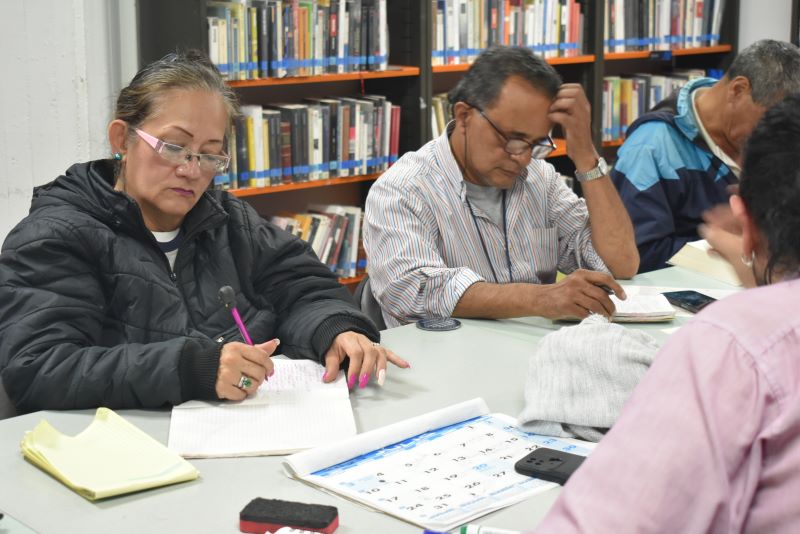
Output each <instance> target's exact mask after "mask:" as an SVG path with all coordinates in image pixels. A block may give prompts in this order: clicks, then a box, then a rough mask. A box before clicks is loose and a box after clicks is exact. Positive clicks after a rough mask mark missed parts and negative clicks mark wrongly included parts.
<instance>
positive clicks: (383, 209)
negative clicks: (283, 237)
mask: <svg viewBox="0 0 800 534" xmlns="http://www.w3.org/2000/svg"><path fill="white" fill-rule="evenodd" d="M466 198H467V197H466V187H465V185H464V180H463V177H462V174H461V171H460V169H459V167H458V164H457V163H456V160H455V158H454V157H453V153H452V151H451V149H450V143H449V140H448V135H447V133H444V134H443V135H441V136H440V137H438V138H436V139H434V140H432V141H430V142H429V143H427V144H426V145H425V146H423V147H422V148H421V149H420V150H418V151H416V152H409V153H407V154H405V155H404V156H403V157H402V158H400V160H398V161H397V163H395V164H394V165H393V166H392V167H391V168H390V169H389V170H388V171H386V172H385V173H384V174H383V175H382V176H381V177H380V178H379V179H378V180H377V181H376V182H375V184H374V185H373V186H372V187H371V188H370V191H369V195H368V196H367V203H366V210H365V215H364V217H365V218H364V246H365V248H366V251H367V256H368V258H369V276H370V283H371V285H372V291H373V293H374V295H375V297H376V299H377V300H378V302H379V303H380V305H381V309H382V310H383V317H384V320H385V321H386V324H387V326H389V327H393V326H398V325H401V324H405V323H408V322H412V321H415V320H417V319H420V318H423V317H449V316H450V315H452V313H453V310H454V309H455V307H456V304H457V303H458V301H459V299H460V298H461V296H462V295H463V294H464V292H465V291H466V290H467V288H468V287H469V286H471V285H472V284H474V283H475V282H479V281H484V280H488V281H490V282H495V280H494V276H493V274H492V268H494V273H496V275H497V277H498V278H499V280H497V282H499V283H501V284H502V283H508V282H510V281H511V280H510V279H509V270H508V266H507V265H508V264H507V259H506V248H505V239H504V235H503V228H502V227H500V226H498V225H497V224H495V223H494V222H492V220H491V219H490V218H489V216H488V215H487V214H486V213H484V212H483V211H482V210H481V209H480V208H479V207H478V206H475V205H474V204H473V206H472V209H473V211H474V213H475V220H473V218H472V215H471V213H470V208H469V206H468V205H467V201H466ZM506 218H507V226H508V243H509V249H510V250H509V256H510V259H511V274H512V276H513V281H514V282H530V283H537V284H541V283H552V282H554V281H555V276H556V270H559V271H561V272H564V273H570V272H572V271H574V270H575V269H578V268H586V269H592V270H598V271H604V272H608V269H607V268H606V266H605V264H604V263H603V260H602V259H601V258H600V256H599V255H598V254H597V252H595V250H594V247H593V246H592V242H591V231H590V228H589V214H588V210H587V208H586V204H585V202H584V201H583V199H581V198H578V197H577V196H576V195H575V194H574V193H573V192H572V191H571V190H570V189H569V188H568V187H567V186H566V184H564V181H563V180H562V179H561V177H560V176H559V174H558V173H557V172H556V170H555V169H554V168H553V166H552V165H551V164H549V163H547V162H545V161H541V160H531V162H530V164H529V165H528V167H527V168H526V169H525V171H524V172H523V173H522V174H521V175H520V176H519V178H517V181H516V182H515V183H514V185H513V186H512V187H511V189H509V190H508V191H507V193H506ZM476 222H477V227H478V228H480V234H481V235H482V236H483V240H484V242H485V244H486V253H484V250H483V247H482V246H481V238H480V235H479V234H478V231H477V229H476ZM487 254H488V256H489V258H488V259H487ZM489 261H491V266H490V264H489Z"/></svg>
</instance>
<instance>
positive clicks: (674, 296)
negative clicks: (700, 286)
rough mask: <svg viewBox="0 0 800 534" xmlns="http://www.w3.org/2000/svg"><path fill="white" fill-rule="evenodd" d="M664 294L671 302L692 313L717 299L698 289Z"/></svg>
mask: <svg viewBox="0 0 800 534" xmlns="http://www.w3.org/2000/svg"><path fill="white" fill-rule="evenodd" d="M662 294H663V295H664V296H665V297H667V300H668V301H669V303H670V304H672V305H674V306H677V307H679V308H683V309H684V310H686V311H690V312H692V313H697V312H699V311H700V310H702V309H703V308H705V307H706V306H708V305H709V304H711V303H712V302H714V301H715V300H717V299H715V298H712V297H709V296H708V295H704V294H702V293H700V292H698V291H667V292H666V293H662Z"/></svg>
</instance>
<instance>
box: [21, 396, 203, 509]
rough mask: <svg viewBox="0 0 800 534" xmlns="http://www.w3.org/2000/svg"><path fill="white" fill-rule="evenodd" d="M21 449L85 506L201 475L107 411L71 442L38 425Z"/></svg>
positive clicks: (101, 411) (43, 424)
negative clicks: (83, 499)
mask: <svg viewBox="0 0 800 534" xmlns="http://www.w3.org/2000/svg"><path fill="white" fill-rule="evenodd" d="M20 447H21V448H22V454H23V455H24V456H25V458H26V459H27V460H28V461H30V462H31V463H33V464H34V465H36V466H37V467H39V468H40V469H42V470H43V471H46V472H47V473H49V474H51V475H52V476H54V477H55V478H57V479H58V480H60V481H61V482H62V483H63V484H64V485H66V486H67V487H69V488H70V489H72V490H74V491H76V492H77V493H79V494H80V495H82V496H84V497H86V498H87V499H89V500H95V499H104V498H106V497H113V496H115V495H123V494H125V493H132V492H134V491H140V490H145V489H150V488H156V487H159V486H166V485H168V484H175V483H177V482H186V481H188V480H194V479H196V478H197V477H198V476H199V475H200V472H199V471H198V470H197V469H195V468H194V466H192V464H190V463H189V462H187V461H186V460H184V459H183V458H181V457H180V456H179V455H178V454H176V453H174V452H172V451H170V450H169V449H167V448H166V447H165V446H164V445H162V444H161V443H159V442H158V441H156V440H155V439H153V438H152V437H150V436H149V435H147V434H145V433H144V432H143V431H141V430H140V429H139V428H137V427H135V426H134V425H132V424H131V423H129V422H128V421H126V420H125V419H123V418H122V417H120V416H119V415H117V414H116V413H114V412H113V411H111V410H109V409H108V408H98V410H97V412H96V413H95V416H94V420H93V421H92V423H91V424H90V425H89V426H88V428H86V430H84V431H83V432H81V433H80V434H78V435H77V436H74V437H72V436H65V435H64V434H62V433H61V432H59V431H58V430H56V429H55V428H53V427H52V426H51V425H50V423H48V422H47V421H44V420H42V421H40V422H39V424H38V425H36V427H35V428H34V429H33V430H31V431H29V432H26V433H25V436H24V437H23V438H22V443H20Z"/></svg>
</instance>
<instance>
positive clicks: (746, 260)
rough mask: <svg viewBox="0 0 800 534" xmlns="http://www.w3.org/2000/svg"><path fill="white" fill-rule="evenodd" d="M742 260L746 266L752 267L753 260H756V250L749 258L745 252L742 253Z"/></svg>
mask: <svg viewBox="0 0 800 534" xmlns="http://www.w3.org/2000/svg"><path fill="white" fill-rule="evenodd" d="M741 260H742V263H744V266H745V267H747V268H748V269H749V268H751V267H752V266H753V262H754V261H756V251H755V250H754V251H753V252H751V253H750V257H749V258H748V257H747V256H745V255H744V254H742V255H741Z"/></svg>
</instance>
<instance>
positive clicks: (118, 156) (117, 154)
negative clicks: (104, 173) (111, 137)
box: [114, 152, 122, 161]
mask: <svg viewBox="0 0 800 534" xmlns="http://www.w3.org/2000/svg"><path fill="white" fill-rule="evenodd" d="M114 159H115V160H117V161H120V160H121V159H122V154H120V153H119V152H114Z"/></svg>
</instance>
